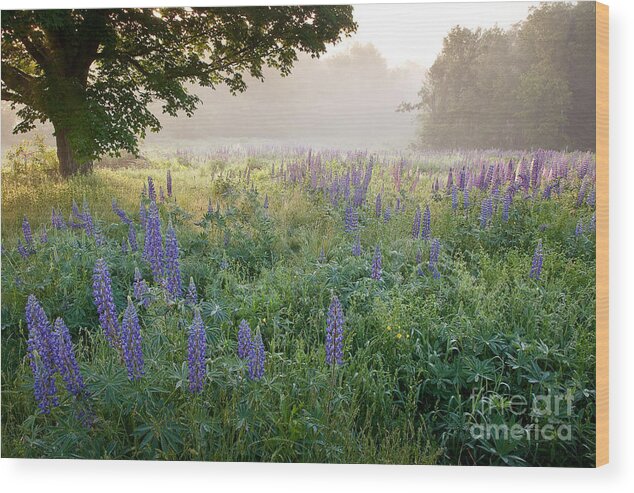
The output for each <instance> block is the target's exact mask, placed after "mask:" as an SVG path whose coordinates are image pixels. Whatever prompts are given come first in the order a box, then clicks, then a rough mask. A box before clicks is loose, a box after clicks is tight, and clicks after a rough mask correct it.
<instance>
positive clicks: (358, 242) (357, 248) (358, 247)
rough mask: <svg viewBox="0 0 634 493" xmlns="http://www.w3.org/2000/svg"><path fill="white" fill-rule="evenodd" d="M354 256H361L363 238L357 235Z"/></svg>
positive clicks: (353, 246) (353, 249)
mask: <svg viewBox="0 0 634 493" xmlns="http://www.w3.org/2000/svg"><path fill="white" fill-rule="evenodd" d="M352 255H354V256H355V257H358V256H359V255H361V236H360V235H357V236H356V237H355V239H354V244H353V245H352Z"/></svg>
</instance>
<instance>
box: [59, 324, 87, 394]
mask: <svg viewBox="0 0 634 493" xmlns="http://www.w3.org/2000/svg"><path fill="white" fill-rule="evenodd" d="M53 336H54V337H55V339H56V348H57V354H56V363H55V365H56V366H57V370H58V371H59V373H60V375H61V376H62V380H63V381H64V385H65V386H66V390H68V392H70V393H71V394H73V395H74V396H75V397H79V396H81V394H82V393H83V391H84V387H85V385H84V379H83V378H82V376H81V373H80V371H79V365H78V364H77V359H76V358H75V351H74V350H73V343H72V341H71V338H70V332H69V331H68V327H66V324H65V323H64V321H63V320H62V319H61V318H57V319H56V320H55V324H54V326H53Z"/></svg>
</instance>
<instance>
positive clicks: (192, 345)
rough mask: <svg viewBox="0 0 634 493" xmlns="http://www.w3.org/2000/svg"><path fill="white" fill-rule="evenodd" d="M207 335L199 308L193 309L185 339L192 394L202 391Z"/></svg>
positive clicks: (205, 371) (205, 372)
mask: <svg viewBox="0 0 634 493" xmlns="http://www.w3.org/2000/svg"><path fill="white" fill-rule="evenodd" d="M206 359H207V335H206V333H205V325H204V324H203V320H202V318H201V316H200V310H198V308H196V309H195V310H194V320H193V321H192V325H191V327H190V328H189V337H188V341H187V367H188V369H189V391H190V392H191V393H193V394H196V393H199V392H202V390H203V384H204V382H205V375H206V374H207V368H206V365H205V361H206Z"/></svg>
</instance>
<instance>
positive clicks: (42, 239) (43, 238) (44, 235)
mask: <svg viewBox="0 0 634 493" xmlns="http://www.w3.org/2000/svg"><path fill="white" fill-rule="evenodd" d="M40 243H41V244H42V245H44V244H45V243H48V233H47V232H46V228H44V229H43V230H42V232H41V233H40Z"/></svg>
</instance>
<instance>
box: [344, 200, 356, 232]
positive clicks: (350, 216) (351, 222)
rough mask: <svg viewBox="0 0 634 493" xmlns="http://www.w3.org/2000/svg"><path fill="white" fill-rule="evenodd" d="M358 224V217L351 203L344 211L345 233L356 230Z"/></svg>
mask: <svg viewBox="0 0 634 493" xmlns="http://www.w3.org/2000/svg"><path fill="white" fill-rule="evenodd" d="M358 226H359V217H358V215H357V211H356V210H354V208H353V207H352V206H351V205H348V207H346V212H345V230H346V233H352V232H354V231H356V230H357V228H358Z"/></svg>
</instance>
